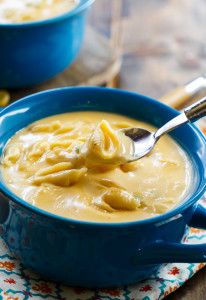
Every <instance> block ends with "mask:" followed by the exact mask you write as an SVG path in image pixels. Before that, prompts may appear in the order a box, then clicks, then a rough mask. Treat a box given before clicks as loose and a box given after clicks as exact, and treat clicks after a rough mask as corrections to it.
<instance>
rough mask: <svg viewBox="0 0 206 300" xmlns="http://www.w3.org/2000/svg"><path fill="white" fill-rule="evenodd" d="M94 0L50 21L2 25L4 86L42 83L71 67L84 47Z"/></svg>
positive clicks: (0, 60) (0, 55)
mask: <svg viewBox="0 0 206 300" xmlns="http://www.w3.org/2000/svg"><path fill="white" fill-rule="evenodd" d="M93 1H94V0H80V1H79V4H78V5H77V6H76V7H75V8H74V9H72V10H71V11H69V12H66V13H65V14H63V15H60V16H57V17H54V18H50V19H47V20H40V21H34V22H28V23H27V22H24V23H18V24H0V40H1V47H0V66H1V67H0V68H1V72H0V88H19V87H26V86H31V85H34V84H38V83H41V82H43V81H45V80H47V79H49V78H51V77H53V76H55V75H56V74H58V73H60V72H61V71H63V70H64V69H65V68H66V67H67V66H69V65H70V64H71V63H72V62H73V61H74V59H75V58H76V57H77V55H78V53H79V50H80V48H81V45H82V41H83V36H84V30H85V21H86V13H87V10H88V8H89V6H90V5H91V4H92V2H93Z"/></svg>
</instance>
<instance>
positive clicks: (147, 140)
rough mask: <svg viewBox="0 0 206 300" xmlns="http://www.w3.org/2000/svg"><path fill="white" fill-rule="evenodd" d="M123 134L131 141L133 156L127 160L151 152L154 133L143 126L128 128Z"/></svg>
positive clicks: (132, 159)
mask: <svg viewBox="0 0 206 300" xmlns="http://www.w3.org/2000/svg"><path fill="white" fill-rule="evenodd" d="M124 134H125V135H126V136H127V137H129V138H130V139H131V140H132V141H133V156H131V158H129V161H131V162H132V161H134V160H138V159H140V158H142V157H144V156H146V155H147V154H148V153H150V152H151V150H152V149H153V147H154V145H155V143H156V142H157V140H156V139H155V133H154V132H150V131H148V130H146V129H143V128H129V129H125V130H124Z"/></svg>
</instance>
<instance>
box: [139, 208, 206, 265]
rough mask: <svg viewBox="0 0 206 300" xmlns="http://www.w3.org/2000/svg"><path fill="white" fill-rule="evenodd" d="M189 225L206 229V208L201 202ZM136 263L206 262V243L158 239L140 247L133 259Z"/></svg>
mask: <svg viewBox="0 0 206 300" xmlns="http://www.w3.org/2000/svg"><path fill="white" fill-rule="evenodd" d="M189 226H192V227H196V228H202V229H206V208H205V207H203V206H202V205H201V204H199V205H198V206H197V208H196V210H195V212H194V216H193V218H192V220H191V222H190V223H189ZM133 262H134V263H135V264H138V265H140V264H162V263H171V262H179V263H199V262H206V243H205V244H182V243H181V242H179V243H176V242H165V241H162V240H157V241H155V242H154V243H151V244H149V245H147V246H146V247H144V248H142V249H141V248H140V249H138V252H137V253H136V256H135V257H134V259H133Z"/></svg>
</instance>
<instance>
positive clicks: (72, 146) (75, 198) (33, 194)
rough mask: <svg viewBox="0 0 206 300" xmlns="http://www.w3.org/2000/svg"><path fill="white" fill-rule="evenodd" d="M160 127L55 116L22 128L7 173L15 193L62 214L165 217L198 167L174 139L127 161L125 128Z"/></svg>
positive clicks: (6, 161)
mask: <svg viewBox="0 0 206 300" xmlns="http://www.w3.org/2000/svg"><path fill="white" fill-rule="evenodd" d="M135 126H136V127H142V128H146V129H149V130H154V128H153V127H152V126H150V125H148V124H145V123H142V122H139V121H136V120H134V119H131V118H128V117H125V116H122V115H116V114H110V113H102V112H74V113H66V114H61V115H56V116H52V117H49V118H45V119H42V120H40V121H38V122H35V123H33V124H31V125H30V126H29V127H27V128H25V129H23V130H21V131H19V132H17V133H16V135H14V136H13V137H12V138H11V139H10V141H9V142H8V144H7V145H6V148H5V151H4V155H3V157H2V161H1V172H2V174H3V179H4V181H5V183H6V184H7V186H8V187H9V188H10V189H11V191H13V192H14V193H15V194H16V195H18V196H19V197H21V198H22V199H24V200H25V201H27V202H29V203H30V204H32V205H34V206H37V207H39V208H41V209H43V210H46V211H49V212H51V213H54V214H56V215H60V216H64V217H68V218H73V219H78V220H87V221H98V222H124V221H133V220H139V219H145V218H149V217H153V216H156V215H159V214H162V213H164V212H166V211H168V210H170V209H171V208H173V207H174V206H176V205H177V204H178V203H179V202H180V201H182V200H183V198H184V197H185V195H186V193H187V191H188V187H189V185H190V177H191V176H190V175H191V166H190V162H189V160H188V157H187V156H186V154H185V152H184V151H183V150H182V149H181V148H180V146H179V145H178V144H177V143H176V142H175V141H174V140H172V138H170V137H169V136H165V137H163V138H162V139H161V140H160V141H159V142H158V144H157V145H156V147H155V149H154V151H153V152H152V153H151V154H150V155H149V156H147V157H144V158H142V159H140V160H138V161H136V162H133V163H127V162H126V159H125V157H126V154H127V153H128V152H129V151H130V149H131V148H130V146H131V145H130V141H129V138H127V137H125V139H124V138H123V134H122V131H121V129H123V128H129V127H135Z"/></svg>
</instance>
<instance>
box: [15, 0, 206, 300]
mask: <svg viewBox="0 0 206 300" xmlns="http://www.w3.org/2000/svg"><path fill="white" fill-rule="evenodd" d="M205 20H206V1H205V0H181V1H180V0H149V1H148V0H145V1H144V0H98V1H96V3H95V4H94V6H93V9H92V11H91V13H90V17H89V22H90V24H91V25H92V26H94V27H95V28H96V29H98V30H99V31H100V32H102V33H103V34H105V35H107V36H109V37H110V38H111V37H112V45H113V47H114V48H115V51H117V53H118V54H119V55H120V54H121V55H122V59H123V60H122V68H121V72H120V76H119V80H118V81H116V82H115V84H118V86H119V87H120V88H123V89H128V90H134V91H138V92H140V93H143V94H146V95H149V96H152V97H155V98H159V97H161V96H162V95H164V94H165V93H167V92H168V91H170V90H171V89H173V88H174V87H177V86H179V85H183V84H185V83H186V82H187V81H189V80H191V79H193V78H195V77H196V76H198V75H200V74H202V73H204V72H206V21H205ZM59 78H60V77H58V78H57V79H54V80H52V81H50V82H49V83H47V84H45V85H41V86H40V87H35V88H33V89H27V90H21V91H13V92H12V98H13V99H17V98H19V97H20V96H22V95H26V94H29V93H31V92H32V91H38V90H42V89H45V88H47V87H49V88H51V87H56V86H61V85H65V83H66V82H65V81H64V80H63V79H59ZM61 78H62V77H61ZM205 290H206V269H203V270H202V271H200V272H199V273H198V274H197V275H195V276H194V278H193V279H191V280H190V281H189V282H188V283H186V284H185V286H184V287H182V288H180V289H179V290H178V291H176V292H175V293H174V294H173V295H171V296H169V297H168V299H170V300H175V299H177V300H194V299H195V300H205V299H206V292H205Z"/></svg>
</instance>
